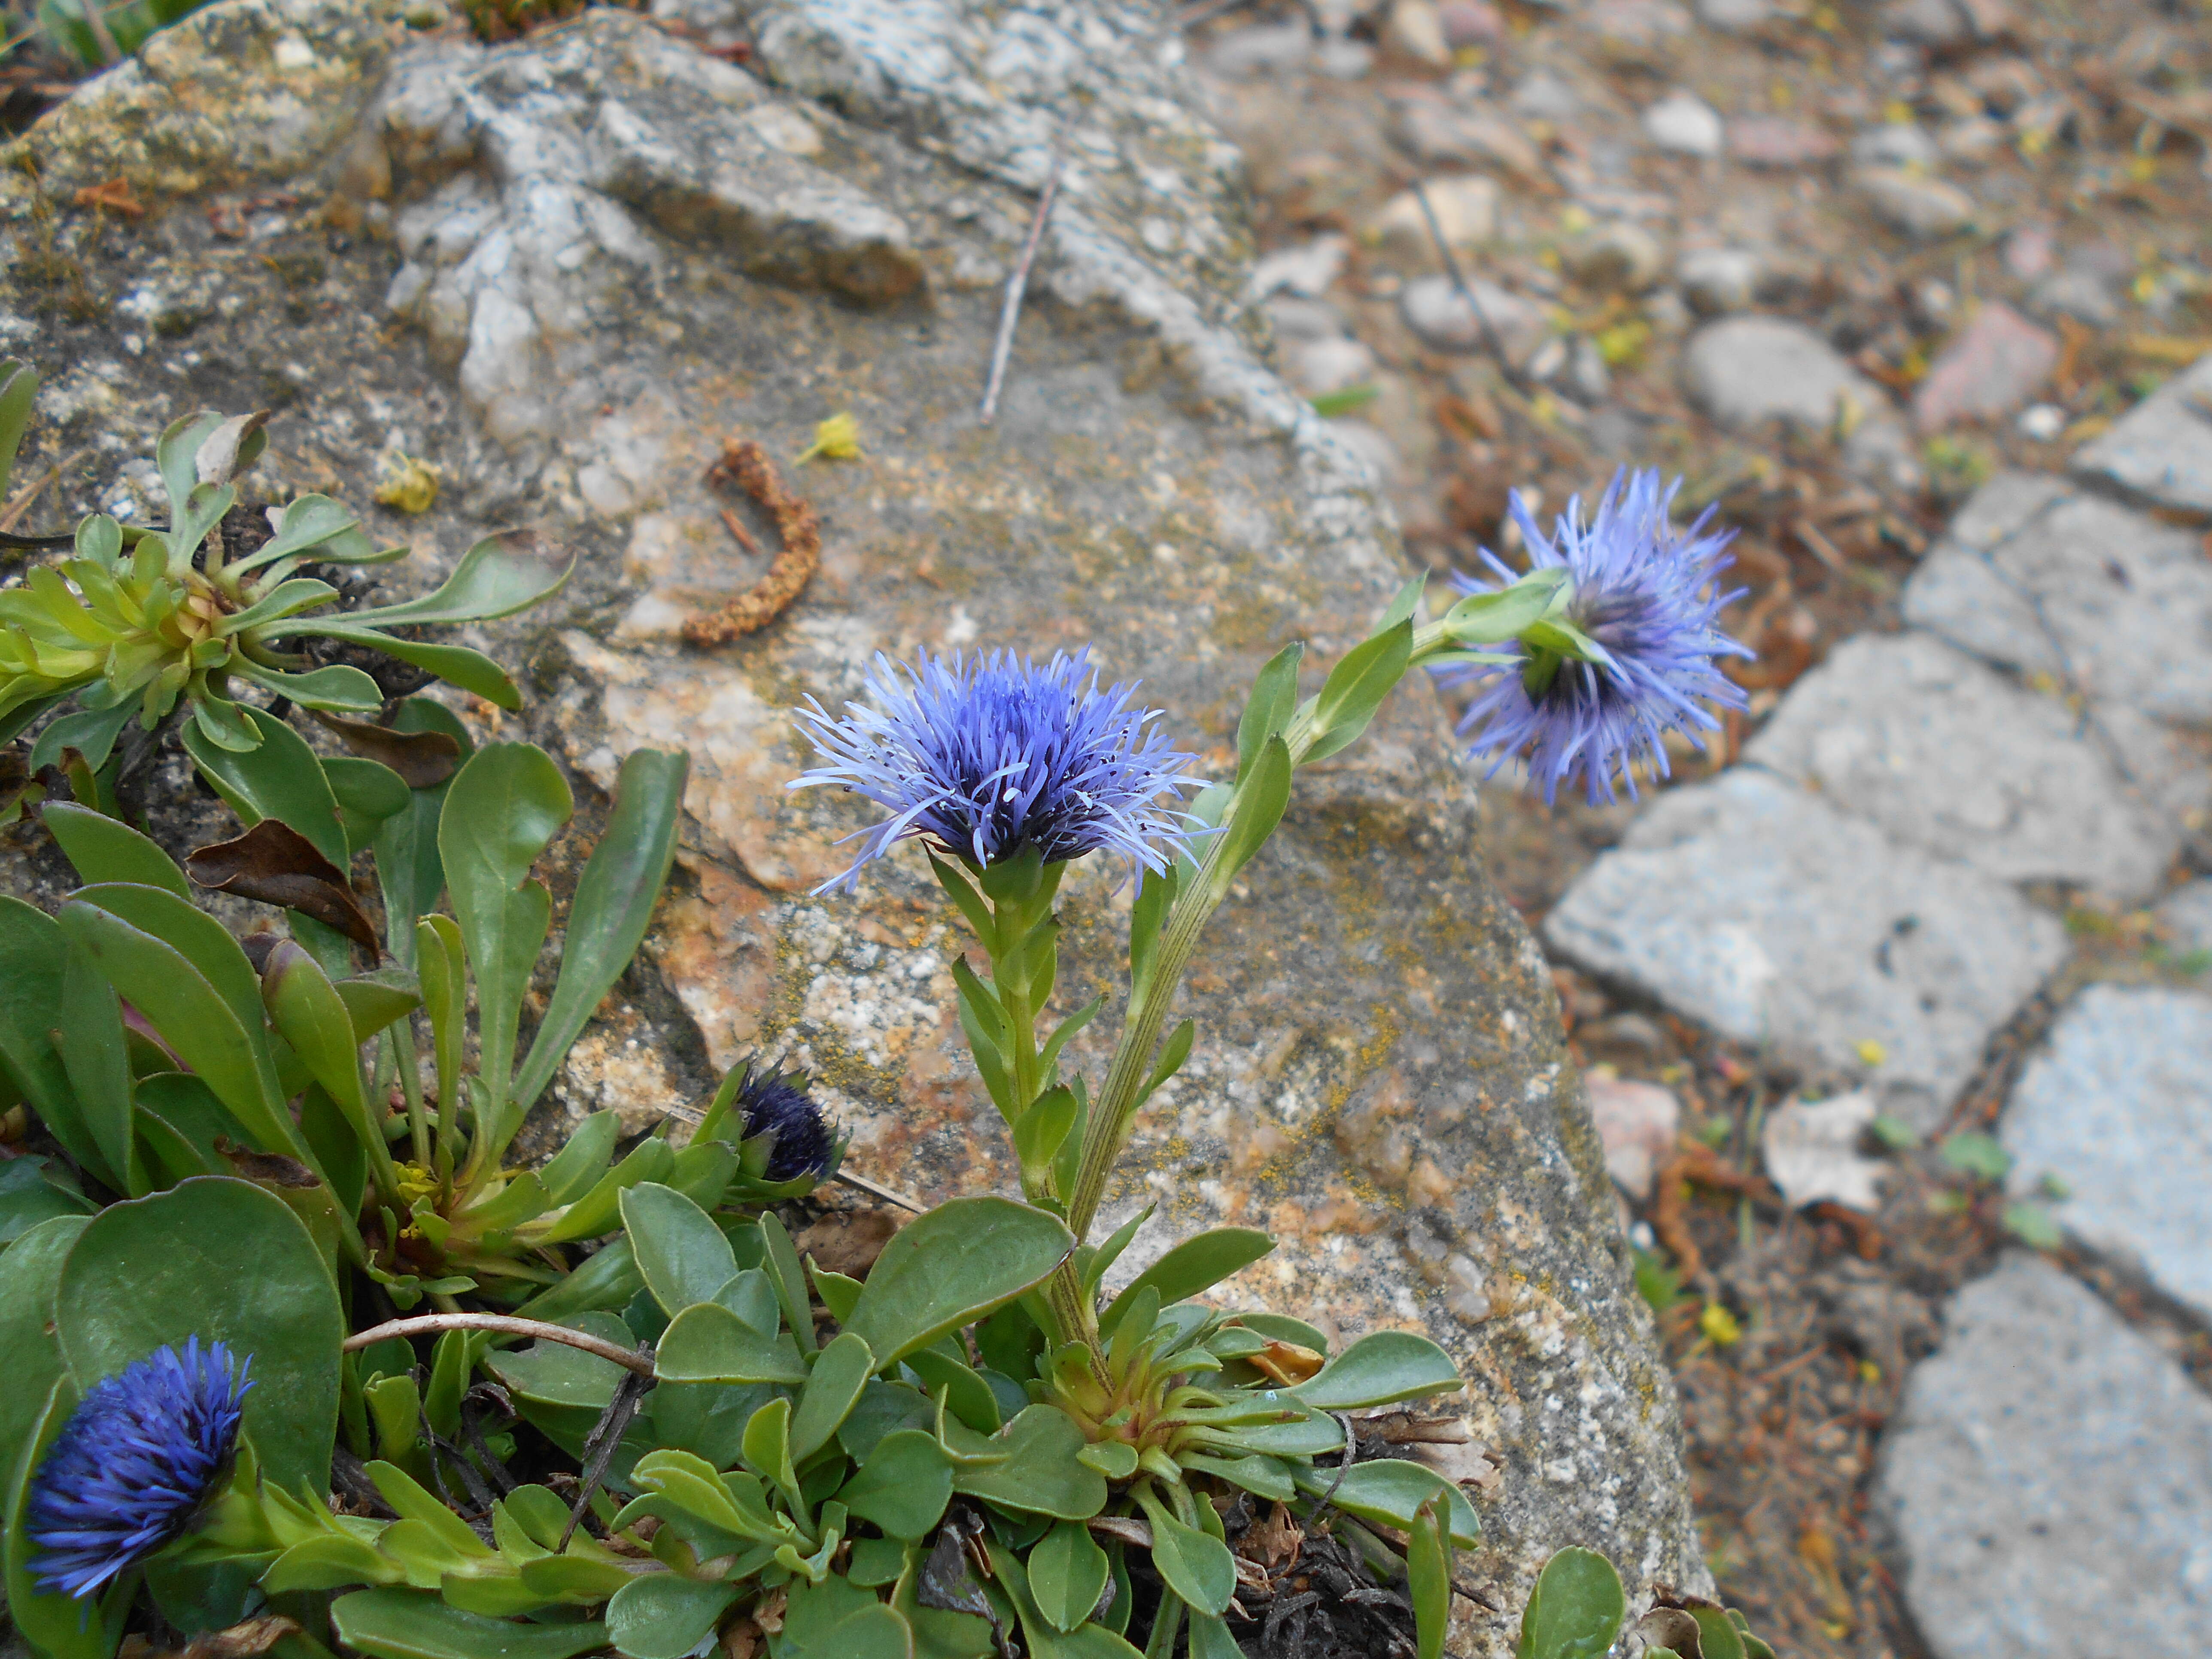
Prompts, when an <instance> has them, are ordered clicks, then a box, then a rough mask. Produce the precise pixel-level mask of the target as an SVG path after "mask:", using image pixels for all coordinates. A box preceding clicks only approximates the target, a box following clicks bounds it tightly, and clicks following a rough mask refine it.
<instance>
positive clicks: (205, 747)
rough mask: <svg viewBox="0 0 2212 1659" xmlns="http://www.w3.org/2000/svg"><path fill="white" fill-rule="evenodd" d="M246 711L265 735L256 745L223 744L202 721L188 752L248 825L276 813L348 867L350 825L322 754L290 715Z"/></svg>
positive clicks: (188, 738)
mask: <svg viewBox="0 0 2212 1659" xmlns="http://www.w3.org/2000/svg"><path fill="white" fill-rule="evenodd" d="M241 712H242V714H243V717H244V719H245V720H246V723H247V724H248V726H251V728H252V731H253V732H254V733H255V734H256V735H257V736H258V738H259V742H258V745H257V746H256V747H254V748H252V749H249V750H244V751H242V752H241V751H239V750H231V749H227V748H223V747H222V746H220V745H218V744H213V743H210V741H208V739H207V738H205V736H204V734H203V733H202V732H201V731H200V730H199V728H198V727H197V726H187V727H185V734H184V743H185V752H186V753H188V754H190V755H191V757H192V762H193V763H194V764H195V765H196V766H197V767H198V768H199V769H200V773H201V775H203V776H204V777H205V778H206V779H207V781H208V782H209V783H210V785H211V786H213V787H214V789H215V792H216V793H217V794H218V795H221V796H222V799H223V800H224V802H225V803H226V804H227V805H228V806H229V807H230V810H231V811H234V812H235V813H237V814H238V816H239V817H240V821H242V822H243V823H245V825H246V828H247V829H252V827H253V826H254V825H255V824H257V823H260V822H261V820H262V819H264V818H275V819H276V821H277V822H278V823H283V824H286V825H288V826H289V827H290V828H291V829H295V830H297V831H298V832H299V833H300V834H301V835H302V836H306V837H307V840H308V841H309V842H311V843H312V844H313V847H314V849H315V850H316V851H317V852H318V853H320V854H322V855H323V856H324V857H325V858H326V859H328V860H330V861H331V863H332V864H335V865H336V866H337V867H338V868H339V869H341V870H343V869H344V868H345V867H346V861H347V857H348V853H349V848H348V847H347V845H346V834H345V827H344V825H343V824H342V823H340V822H339V821H338V804H337V797H336V796H335V795H333V794H332V793H331V785H330V780H329V779H328V778H327V777H326V776H325V775H324V772H323V763H322V762H321V760H320V759H319V758H318V757H317V756H316V754H315V751H314V750H312V749H310V748H309V747H308V746H307V739H306V738H303V737H301V735H300V734H299V733H298V732H295V731H294V730H293V729H292V728H291V727H290V726H289V725H287V724H286V723H285V722H284V721H283V720H277V719H276V718H275V717H274V716H273V715H269V714H263V713H262V712H261V711H260V710H259V709H258V708H247V709H244V710H242V711H241Z"/></svg>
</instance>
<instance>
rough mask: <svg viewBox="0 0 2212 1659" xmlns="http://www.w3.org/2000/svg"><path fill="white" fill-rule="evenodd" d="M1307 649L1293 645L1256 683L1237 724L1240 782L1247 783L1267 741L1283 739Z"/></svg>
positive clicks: (1269, 663)
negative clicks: (1247, 777) (1301, 664)
mask: <svg viewBox="0 0 2212 1659" xmlns="http://www.w3.org/2000/svg"><path fill="white" fill-rule="evenodd" d="M1305 654H1306V648H1305V647H1304V645H1302V644H1299V643H1297V642H1295V641H1294V642H1293V643H1291V644H1289V645H1286V646H1285V647H1283V648H1282V649H1281V650H1280V651H1278V652H1277V653H1275V654H1274V655H1273V656H1272V657H1270V658H1268V659H1267V665H1266V666H1265V667H1263V668H1261V670H1260V671H1259V673H1258V674H1257V675H1256V676H1255V678H1254V679H1253V681H1252V695H1251V696H1250V698H1249V700H1248V701H1247V702H1245V704H1244V714H1243V719H1241V720H1238V721H1237V782H1239V783H1242V782H1243V781H1244V778H1245V775H1247V774H1248V773H1249V772H1250V771H1251V769H1252V763H1254V762H1255V761H1256V760H1258V759H1259V758H1260V751H1261V750H1263V749H1265V748H1266V747H1267V739H1268V738H1279V737H1280V736H1282V734H1283V730H1284V728H1285V726H1289V725H1290V723H1291V714H1293V713H1294V712H1295V711H1296V710H1297V703H1298V665H1299V664H1300V663H1301V662H1302V661H1304V659H1305Z"/></svg>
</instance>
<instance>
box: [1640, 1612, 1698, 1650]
mask: <svg viewBox="0 0 2212 1659" xmlns="http://www.w3.org/2000/svg"><path fill="white" fill-rule="evenodd" d="M1636 1633H1637V1634H1638V1636H1640V1637H1642V1638H1644V1644H1645V1645H1646V1646H1647V1647H1654V1648H1664V1649H1666V1650H1667V1651H1668V1652H1669V1653H1672V1654H1675V1655H1677V1656H1679V1659H1705V1636H1704V1633H1703V1632H1700V1631H1699V1628H1698V1621H1697V1620H1694V1619H1692V1618H1691V1617H1690V1615H1689V1614H1688V1613H1685V1612H1683V1611H1682V1610H1681V1609H1680V1607H1654V1608H1652V1609H1651V1611H1650V1612H1649V1613H1645V1614H1644V1617H1643V1618H1642V1619H1641V1620H1638V1623H1637V1626H1636Z"/></svg>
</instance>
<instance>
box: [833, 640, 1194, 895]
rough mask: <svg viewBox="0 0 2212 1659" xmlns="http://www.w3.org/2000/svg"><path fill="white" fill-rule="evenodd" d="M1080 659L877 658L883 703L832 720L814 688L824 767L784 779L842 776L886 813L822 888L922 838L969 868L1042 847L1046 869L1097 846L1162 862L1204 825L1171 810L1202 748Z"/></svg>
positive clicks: (1148, 863)
mask: <svg viewBox="0 0 2212 1659" xmlns="http://www.w3.org/2000/svg"><path fill="white" fill-rule="evenodd" d="M1087 655H1088V653H1085V652H1081V651H1079V652H1078V653H1076V654H1075V655H1074V656H1073V657H1069V656H1066V655H1063V654H1060V653H1054V657H1053V659H1052V660H1051V661H1050V662H1049V663H1048V664H1046V665H1044V666H1043V667H1042V668H1040V667H1038V666H1037V665H1036V663H1035V662H1034V661H1032V660H1031V659H1029V658H1026V657H1016V656H1015V655H1014V654H1013V653H1012V652H997V651H994V652H993V653H990V654H989V655H988V656H983V655H980V654H979V655H977V656H975V657H973V658H967V657H961V656H957V655H956V656H953V657H949V658H947V657H935V658H933V657H930V656H927V654H925V655H924V656H923V658H922V659H921V668H920V669H919V670H915V669H913V668H909V667H908V666H907V665H905V664H904V663H894V662H892V661H890V659H888V658H886V657H884V656H882V655H880V654H879V655H878V657H877V658H876V662H875V666H874V668H873V670H872V671H871V672H870V673H869V674H868V676H867V682H866V683H867V688H868V690H869V691H870V693H871V694H872V696H873V697H874V699H875V701H876V702H877V704H878V707H876V708H868V707H866V706H863V705H861V704H859V703H848V704H846V706H845V710H846V712H845V718H843V719H842V720H838V719H834V718H832V717H831V716H830V715H829V714H828V713H827V712H825V711H824V710H823V708H822V706H821V705H820V704H819V703H817V702H814V701H813V699H811V698H809V699H808V700H807V706H806V707H805V708H803V709H801V710H799V715H798V718H799V721H800V724H801V726H802V729H803V730H804V731H805V733H806V737H807V739H808V741H809V742H811V744H813V745H814V748H815V751H816V753H817V754H818V755H819V756H820V757H822V759H823V760H824V761H826V762H828V763H829V764H827V765H824V766H820V767H817V768H816V769H814V770H812V771H811V772H807V773H805V774H804V775H801V776H799V778H797V779H794V780H793V782H792V784H791V786H790V787H792V788H794V789H805V788H808V787H812V786H815V785H817V784H836V785H838V786H840V787H843V788H845V789H848V790H850V791H852V792H853V793H856V794H860V795H864V796H866V798H867V799H870V800H872V801H873V802H875V803H876V805H878V806H881V807H883V808H884V810H885V811H888V812H889V813H890V817H887V818H885V819H884V821H883V822H882V823H878V824H875V825H872V827H870V828H869V829H864V830H862V831H860V834H861V835H862V836H865V837H866V845H865V846H864V847H863V848H862V849H861V852H860V857H859V858H858V859H856V860H854V862H853V867H852V868H851V869H849V870H848V871H846V872H844V874H842V875H841V876H838V877H836V878H833V879H831V880H829V881H827V882H825V883H823V885H822V887H820V888H818V889H817V891H827V890H829V889H832V888H837V887H844V888H848V889H849V888H850V887H851V886H852V885H853V884H854V882H855V881H856V880H858V879H859V877H860V870H861V868H862V866H865V865H866V864H867V863H869V862H870V861H871V860H875V859H879V858H881V857H883V856H884V854H886V853H888V852H889V851H890V849H891V848H892V847H893V846H894V845H896V843H897V842H901V841H903V840H908V839H910V838H917V837H918V838H921V839H922V840H926V841H928V842H932V843H933V844H934V845H936V846H937V847H939V848H942V849H943V850H944V851H945V852H947V853H950V854H953V855H954V856H955V857H957V858H961V859H964V860H968V861H969V863H971V864H976V865H993V864H1000V863H1003V862H1005V861H1006V860H1009V859H1012V858H1014V857H1016V856H1017V855H1018V854H1020V853H1021V852H1022V851H1023V850H1024V848H1030V847H1035V848H1036V849H1037V851H1038V853H1039V854H1041V855H1042V857H1043V859H1044V860H1045V861H1046V862H1047V863H1048V864H1055V863H1060V862H1062V861H1064V860H1069V859H1079V858H1081V857H1082V856H1083V855H1084V854H1086V853H1098V852H1104V853H1109V854H1114V855H1115V856H1117V857H1120V858H1123V859H1126V860H1128V861H1129V863H1130V865H1131V866H1132V867H1136V868H1142V869H1146V870H1151V871H1160V870H1164V869H1165V868H1166V867H1167V861H1168V858H1169V856H1170V852H1169V850H1167V849H1170V848H1174V847H1176V846H1177V845H1179V844H1182V843H1185V842H1188V841H1189V840H1190V839H1191V838H1192V837H1193V836H1194V835H1200V834H1203V833H1204V831H1203V830H1202V829H1200V828H1198V827H1197V826H1195V825H1194V824H1191V823H1188V822H1187V821H1186V818H1185V815H1184V814H1182V813H1180V812H1178V811H1175V810H1174V807H1173V805H1163V797H1166V798H1168V799H1169V800H1170V802H1172V801H1173V800H1174V799H1177V798H1179V797H1178V792H1180V791H1182V790H1184V789H1188V788H1194V787H1197V783H1198V780H1196V779H1194V778H1191V777H1188V776H1187V775H1184V768H1186V767H1187V766H1188V765H1189V763H1190V762H1191V760H1192V759H1193V758H1194V757H1192V756H1189V755H1186V754H1181V753H1178V752H1177V751H1176V750H1173V749H1171V748H1170V747H1169V745H1168V739H1167V738H1166V737H1165V736H1164V734H1163V733H1162V732H1160V731H1159V730H1158V727H1156V726H1151V725H1150V724H1149V723H1150V722H1151V721H1152V720H1153V719H1154V718H1155V717H1156V716H1157V714H1158V712H1159V711H1158V710H1157V709H1148V708H1132V707H1131V706H1130V705H1131V699H1132V697H1133V696H1134V695H1135V692H1136V688H1135V687H1134V686H1133V685H1115V686H1112V687H1110V688H1109V689H1108V690H1103V691H1101V690H1099V689H1098V676H1097V671H1095V670H1092V669H1091V668H1090V667H1089V665H1088V664H1087V662H1086V660H1085V659H1086V657H1087ZM1086 677H1087V678H1086Z"/></svg>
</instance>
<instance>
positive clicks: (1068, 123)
mask: <svg viewBox="0 0 2212 1659" xmlns="http://www.w3.org/2000/svg"><path fill="white" fill-rule="evenodd" d="M1073 125H1074V123H1073V121H1072V120H1064V121H1062V122H1061V123H1060V134H1059V136H1058V137H1056V138H1054V140H1053V146H1052V170H1051V171H1050V172H1049V173H1046V174H1045V177H1044V189H1043V190H1042V191H1041V192H1040V193H1039V194H1038V196H1037V204H1036V215H1035V216H1034V217H1032V218H1031V219H1030V234H1029V239H1028V240H1026V241H1024V243H1023V244H1022V257H1021V258H1018V259H1017V260H1015V261H1014V274H1013V275H1012V276H1009V277H1008V278H1007V279H1006V305H1005V306H1004V307H1003V308H1001V309H1000V313H999V335H998V337H997V338H996V339H994V340H993V341H992V342H991V374H990V378H989V379H987V380H985V381H984V383H983V416H982V419H983V424H984V425H985V426H988V425H990V424H991V422H992V420H993V419H994V417H995V416H997V415H998V412H999V392H1000V388H1001V387H1003V386H1005V385H1006V361H1007V359H1008V358H1009V357H1011V356H1012V355H1013V350H1014V325H1015V324H1016V323H1018V321H1020V320H1021V315H1022V295H1024V294H1025V293H1027V292H1028V291H1029V285H1030V266H1032V265H1034V264H1036V254H1037V244H1038V243H1040V242H1042V240H1044V222H1045V220H1046V219H1047V218H1048V217H1050V216H1051V214H1052V199H1053V197H1055V196H1057V195H1059V194H1060V174H1061V173H1063V172H1065V171H1066V167H1067V137H1068V133H1069V131H1070V130H1071V129H1072V128H1073Z"/></svg>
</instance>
